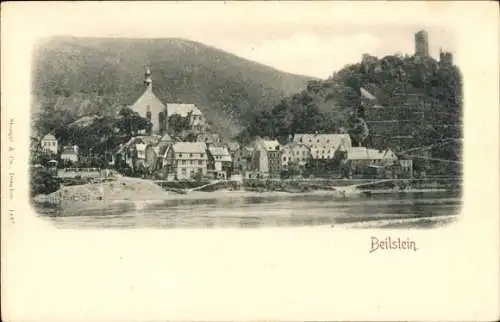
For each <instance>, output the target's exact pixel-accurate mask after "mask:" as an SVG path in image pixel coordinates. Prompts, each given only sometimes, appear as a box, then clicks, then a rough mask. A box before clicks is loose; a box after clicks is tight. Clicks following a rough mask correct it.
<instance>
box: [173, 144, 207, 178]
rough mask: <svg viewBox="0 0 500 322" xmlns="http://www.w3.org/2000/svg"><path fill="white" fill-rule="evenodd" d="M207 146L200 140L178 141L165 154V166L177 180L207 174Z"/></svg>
mask: <svg viewBox="0 0 500 322" xmlns="http://www.w3.org/2000/svg"><path fill="white" fill-rule="evenodd" d="M206 150H207V146H206V144H205V143H200V142H176V143H174V144H173V145H172V146H170V147H169V148H168V149H167V150H166V153H165V155H164V159H163V166H164V167H165V168H166V171H167V173H168V175H169V176H170V175H173V176H174V177H175V178H176V179H177V180H189V179H194V178H195V176H196V175H202V176H205V175H206V174H207V160H208V157H207V152H206Z"/></svg>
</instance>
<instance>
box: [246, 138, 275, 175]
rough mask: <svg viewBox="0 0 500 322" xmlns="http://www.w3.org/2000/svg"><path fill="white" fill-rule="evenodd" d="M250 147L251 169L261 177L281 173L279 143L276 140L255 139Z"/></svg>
mask: <svg viewBox="0 0 500 322" xmlns="http://www.w3.org/2000/svg"><path fill="white" fill-rule="evenodd" d="M250 147H251V148H252V149H253V151H254V152H253V155H252V162H251V166H250V168H251V170H252V171H257V172H258V173H259V175H260V177H261V178H268V177H271V178H276V177H279V176H280V174H281V145H280V144H279V142H278V141H277V140H265V139H262V138H257V139H255V140H254V141H253V142H252V143H251V144H250Z"/></svg>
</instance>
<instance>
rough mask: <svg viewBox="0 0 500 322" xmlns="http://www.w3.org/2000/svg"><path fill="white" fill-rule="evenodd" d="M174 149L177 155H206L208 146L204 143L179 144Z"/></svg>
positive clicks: (174, 145) (173, 146) (175, 144)
mask: <svg viewBox="0 0 500 322" xmlns="http://www.w3.org/2000/svg"><path fill="white" fill-rule="evenodd" d="M172 149H173V150H174V152H175V153H205V151H206V149H207V145H206V144H205V143H203V142H177V143H174V144H173V145H172Z"/></svg>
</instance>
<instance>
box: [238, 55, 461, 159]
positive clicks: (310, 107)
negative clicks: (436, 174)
mask: <svg viewBox="0 0 500 322" xmlns="http://www.w3.org/2000/svg"><path fill="white" fill-rule="evenodd" d="M362 88H363V89H366V90H367V91H368V92H369V93H372V94H373V96H375V98H376V101H375V102H374V103H373V104H376V105H380V106H386V107H400V106H405V105H407V104H414V103H413V102H412V100H414V98H415V97H417V99H418V100H419V103H421V104H422V107H421V108H420V109H421V110H422V112H425V114H424V115H425V118H424V120H423V122H421V123H420V124H419V125H418V126H415V128H413V129H412V133H413V140H412V142H411V143H410V146H411V147H419V146H425V145H429V144H432V143H434V142H437V141H439V140H442V139H447V138H461V136H462V77H461V74H460V71H459V69H458V68H457V66H455V65H453V64H452V63H451V62H439V61H437V60H435V59H434V58H432V57H423V58H421V57H415V56H401V55H391V56H386V57H383V58H377V57H372V56H365V57H364V58H363V60H362V61H361V62H359V63H356V64H352V65H347V66H345V67H344V68H342V69H341V70H339V71H338V72H335V73H334V74H333V75H332V76H331V77H329V78H328V79H326V80H313V81H310V82H309V83H308V85H307V87H306V88H305V89H304V90H302V91H299V92H297V93H295V94H293V95H291V96H289V97H287V98H285V99H283V100H281V102H280V103H279V104H277V105H275V107H274V108H273V109H271V110H263V111H255V113H254V114H253V115H251V116H250V118H251V122H250V124H249V126H248V127H247V128H246V129H244V130H243V131H242V132H240V134H239V138H240V140H242V141H246V140H248V139H249V138H251V137H253V136H256V135H259V136H264V137H272V138H278V139H279V140H281V141H286V140H287V138H288V137H289V136H293V135H294V134H295V133H315V132H318V133H343V132H347V133H350V134H351V136H352V138H353V141H354V144H355V145H363V146H368V147H370V146H372V145H373V143H372V140H371V139H370V136H371V135H372V134H373V131H371V129H370V127H369V126H368V125H367V123H366V122H365V120H364V116H365V112H366V111H365V109H366V107H363V106H362V95H361V89H362ZM405 117H406V118H407V119H408V118H409V119H411V118H412V117H415V116H414V115H406V116H405ZM416 123H417V124H418V122H416ZM394 135H397V133H394ZM376 148H384V147H381V146H377V147H376ZM392 148H394V149H395V150H402V147H401V148H400V147H398V146H395V147H394V146H393V147H392ZM457 153H458V154H460V153H459V152H457V151H454V152H453V153H451V154H453V155H456V154H457ZM445 154H449V153H445ZM448 156H449V155H448Z"/></svg>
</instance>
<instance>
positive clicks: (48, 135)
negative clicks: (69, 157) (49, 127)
mask: <svg viewBox="0 0 500 322" xmlns="http://www.w3.org/2000/svg"><path fill="white" fill-rule="evenodd" d="M42 141H56V137H55V136H54V135H52V134H50V133H49V134H46V135H45V136H44V137H43V138H42Z"/></svg>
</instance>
